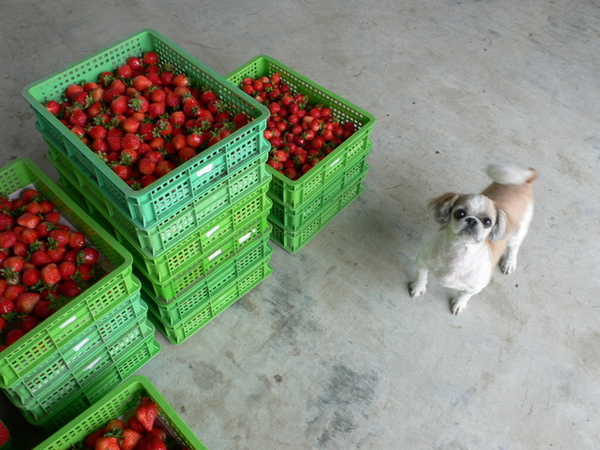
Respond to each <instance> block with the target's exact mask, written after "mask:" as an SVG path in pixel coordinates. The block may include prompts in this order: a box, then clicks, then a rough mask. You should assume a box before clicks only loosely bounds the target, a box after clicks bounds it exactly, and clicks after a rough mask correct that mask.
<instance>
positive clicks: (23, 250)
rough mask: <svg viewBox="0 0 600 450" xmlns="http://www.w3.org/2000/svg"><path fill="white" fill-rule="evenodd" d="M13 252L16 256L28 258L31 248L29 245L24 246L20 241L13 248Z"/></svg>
mask: <svg viewBox="0 0 600 450" xmlns="http://www.w3.org/2000/svg"><path fill="white" fill-rule="evenodd" d="M11 250H12V252H13V255H14V256H22V257H25V256H27V253H28V252H29V246H28V245H27V244H24V243H23V242H21V241H19V242H17V243H16V244H15V245H13V246H12V249H11Z"/></svg>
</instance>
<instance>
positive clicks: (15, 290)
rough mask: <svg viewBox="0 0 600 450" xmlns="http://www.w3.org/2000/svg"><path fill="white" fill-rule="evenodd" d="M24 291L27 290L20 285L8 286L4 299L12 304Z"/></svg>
mask: <svg viewBox="0 0 600 450" xmlns="http://www.w3.org/2000/svg"><path fill="white" fill-rule="evenodd" d="M26 290H27V288H26V287H25V286H24V285H22V284H15V285H9V286H7V287H6V290H5V291H4V297H5V298H7V299H8V300H10V301H12V302H14V301H15V300H16V299H17V297H18V296H19V295H20V294H22V293H23V292H25V291H26Z"/></svg>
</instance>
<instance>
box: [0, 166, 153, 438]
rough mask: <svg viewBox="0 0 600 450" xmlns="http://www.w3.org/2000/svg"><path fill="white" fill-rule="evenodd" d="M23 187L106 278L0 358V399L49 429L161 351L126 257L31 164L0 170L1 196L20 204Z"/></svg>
mask: <svg viewBox="0 0 600 450" xmlns="http://www.w3.org/2000/svg"><path fill="white" fill-rule="evenodd" d="M29 188H33V189H36V190H37V191H39V192H40V194H41V195H42V196H43V197H44V198H45V199H47V200H49V201H50V202H52V203H53V204H54V206H55V208H56V210H57V211H59V212H60V214H61V217H63V218H64V220H65V222H63V224H64V225H68V226H69V228H70V229H75V230H78V231H80V232H82V233H83V234H84V235H85V237H86V240H87V242H88V243H89V245H92V246H93V247H95V248H96V249H97V250H98V251H99V253H100V255H101V259H99V260H98V261H99V264H100V267H101V268H102V271H103V272H104V273H105V275H104V276H102V277H101V278H100V279H98V280H97V281H95V282H94V283H93V284H92V285H91V286H89V287H88V288H87V289H85V290H83V291H82V292H81V293H80V294H79V295H77V296H75V297H74V298H73V299H72V300H70V301H69V302H68V303H66V304H65V305H64V306H62V307H60V309H58V310H56V311H55V312H54V313H53V314H52V315H50V316H49V317H47V318H45V319H43V320H41V321H40V322H39V323H38V324H37V325H36V326H35V327H34V328H32V329H31V330H29V331H28V332H27V333H26V334H25V335H24V336H22V337H21V338H19V339H18V340H17V341H15V342H14V343H12V344H10V345H9V346H8V347H6V348H5V349H4V350H2V351H1V352H0V387H1V388H2V390H3V391H4V393H5V394H6V396H7V397H8V398H9V399H10V400H11V402H12V403H13V404H14V405H15V406H16V407H17V408H18V409H19V410H20V411H21V413H22V414H23V416H24V417H25V418H26V419H27V420H28V421H29V422H30V423H31V424H33V425H36V426H40V427H42V428H44V429H46V430H48V431H53V430H55V429H56V428H58V427H60V426H62V425H63V424H64V423H66V422H67V421H69V420H70V419H71V418H72V417H73V415H74V414H77V413H79V412H81V411H83V410H85V409H86V408H88V407H89V406H90V405H92V404H93V403H94V402H95V401H96V400H97V399H98V398H100V397H102V396H103V395H104V394H105V393H106V392H107V391H108V390H110V389H112V388H114V387H115V386H117V385H118V384H119V383H121V382H122V381H123V380H125V379H126V378H128V377H129V376H130V375H132V374H133V373H135V372H136V371H137V370H138V369H139V368H140V367H142V366H143V365H144V364H145V363H146V362H148V361H149V360H150V359H151V358H153V357H154V356H155V355H156V354H157V353H158V352H159V350H160V346H159V344H158V343H157V342H156V340H155V328H154V326H153V325H152V323H151V322H149V321H148V318H147V310H148V309H147V307H146V305H145V303H144V302H143V301H142V300H141V298H140V283H139V281H138V280H137V279H136V278H135V276H133V274H132V257H131V255H129V254H128V253H127V252H126V251H125V249H124V248H123V247H122V246H121V245H120V244H119V243H118V242H117V241H116V240H115V239H114V238H113V237H112V236H110V235H109V234H108V233H107V232H106V231H105V230H103V229H102V228H101V227H99V226H98V224H97V223H96V222H95V221H94V220H93V219H92V218H91V217H89V216H88V215H87V214H86V213H85V212H84V211H83V210H82V209H81V208H79V207H78V206H77V205H76V204H75V203H74V202H73V201H72V200H71V198H70V197H69V196H68V195H67V194H66V193H65V192H64V191H63V190H62V189H60V188H59V187H58V186H57V185H56V184H55V183H54V182H53V181H52V180H51V179H50V178H49V177H48V176H47V175H46V174H44V173H43V172H42V171H41V170H40V169H39V168H38V167H37V166H36V165H35V164H33V163H32V162H31V161H30V160H28V159H18V160H15V161H13V162H12V163H11V164H9V165H7V166H5V167H3V168H2V169H0V191H2V192H5V193H7V194H10V195H11V196H15V198H18V197H19V195H20V192H22V191H23V190H25V189H29ZM9 198H10V197H9ZM17 317H18V316H17ZM4 331H6V330H4Z"/></svg>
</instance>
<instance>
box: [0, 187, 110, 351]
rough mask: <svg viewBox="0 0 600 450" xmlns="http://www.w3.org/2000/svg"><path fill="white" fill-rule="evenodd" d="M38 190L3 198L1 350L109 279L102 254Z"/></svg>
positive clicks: (0, 217)
mask: <svg viewBox="0 0 600 450" xmlns="http://www.w3.org/2000/svg"><path fill="white" fill-rule="evenodd" d="M61 218H62V215H61V213H60V212H59V211H57V210H56V209H55V207H54V204H53V203H52V202H50V201H48V200H46V199H45V198H44V197H43V196H42V195H41V194H40V192H39V191H37V190H36V189H33V188H28V189H24V190H23V191H22V193H21V195H20V196H19V198H18V199H14V200H10V199H9V198H7V197H6V196H4V195H0V351H1V350H4V348H6V347H7V346H9V345H10V344H12V343H13V342H15V341H16V340H17V339H19V338H20V337H21V336H23V335H24V334H25V333H27V332H28V331H30V330H31V329H32V328H34V327H35V326H36V325H37V324H38V323H40V322H41V321H42V320H44V319H45V318H47V317H48V316H50V315H52V314H53V313H54V312H55V311H56V310H57V309H58V308H60V307H61V306H62V305H64V304H66V303H67V302H68V301H70V300H71V299H72V298H73V297H75V296H77V295H79V293H80V292H82V290H84V289H87V287H89V286H90V285H91V284H92V283H93V282H95V280H97V279H98V277H100V276H102V275H103V271H102V269H101V268H100V267H99V265H98V264H97V261H98V257H99V256H100V255H99V252H98V250H96V248H94V247H93V246H91V245H90V244H89V243H88V242H87V240H86V238H85V236H84V235H83V233H81V232H79V231H77V230H75V229H72V228H70V227H69V225H66V224H65V221H64V220H61Z"/></svg>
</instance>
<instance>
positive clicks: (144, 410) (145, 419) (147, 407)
mask: <svg viewBox="0 0 600 450" xmlns="http://www.w3.org/2000/svg"><path fill="white" fill-rule="evenodd" d="M135 417H137V419H138V420H139V421H140V423H141V424H142V426H143V427H144V429H145V430H146V431H151V430H152V428H154V421H155V420H156V418H157V417H158V405H157V404H156V403H154V402H153V401H152V399H150V398H148V397H144V398H142V400H141V401H140V404H139V406H138V407H137V409H136V411H135Z"/></svg>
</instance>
